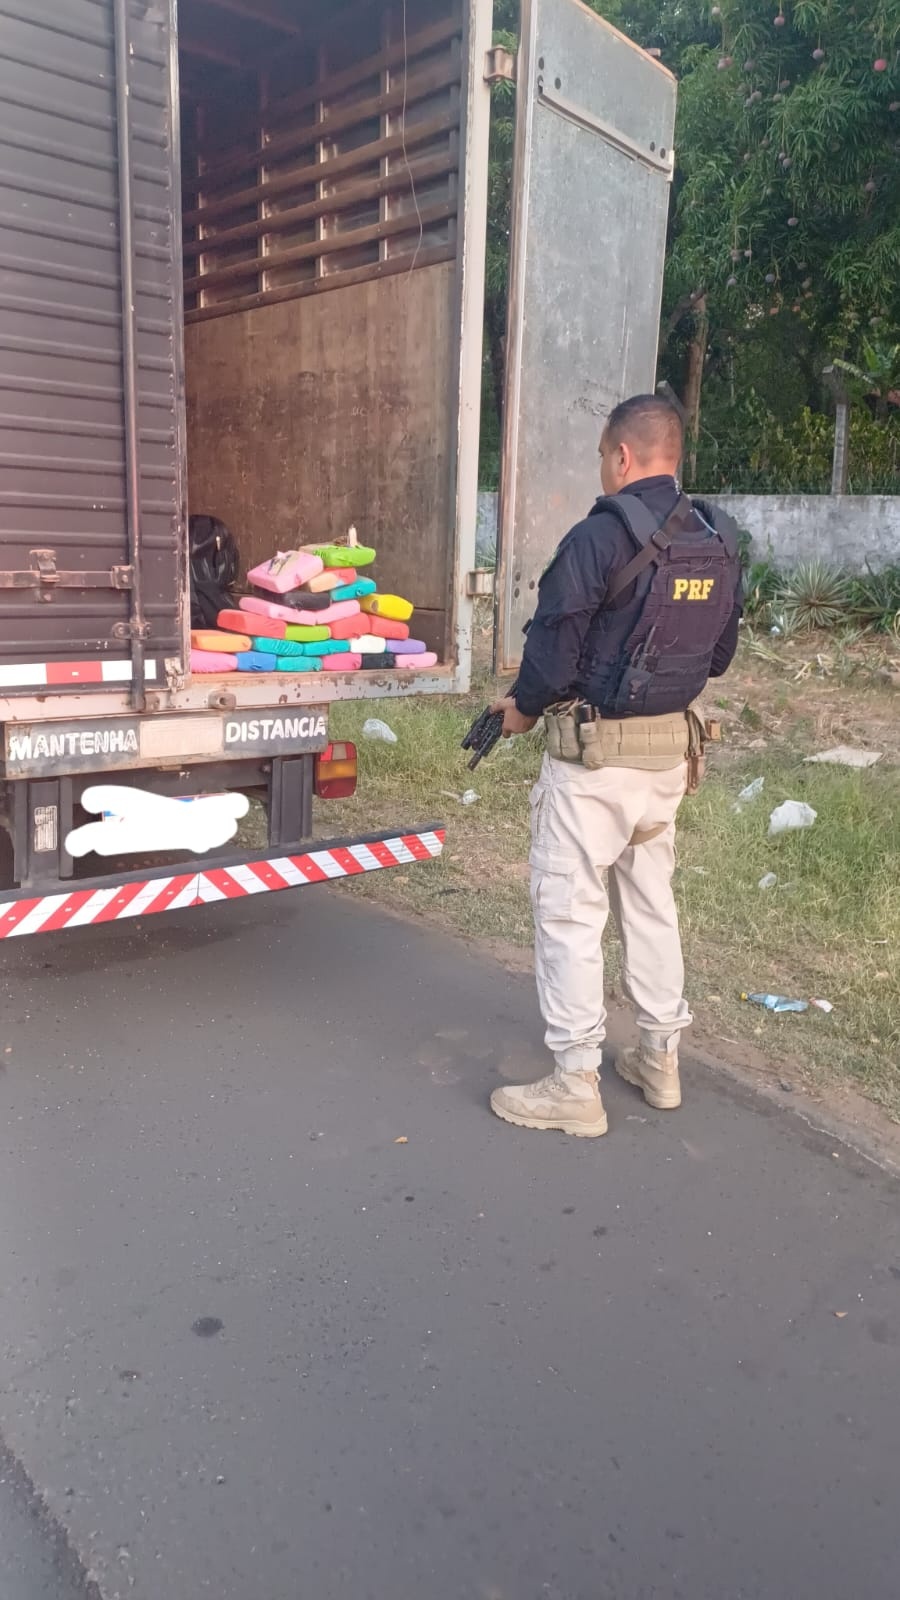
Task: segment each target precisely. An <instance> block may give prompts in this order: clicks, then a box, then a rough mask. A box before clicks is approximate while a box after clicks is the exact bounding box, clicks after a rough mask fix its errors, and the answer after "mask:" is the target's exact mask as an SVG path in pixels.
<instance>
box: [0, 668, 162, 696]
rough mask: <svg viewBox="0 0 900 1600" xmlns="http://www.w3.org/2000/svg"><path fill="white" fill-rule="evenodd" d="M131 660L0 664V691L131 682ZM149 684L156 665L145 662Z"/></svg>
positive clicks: (145, 674) (145, 673)
mask: <svg viewBox="0 0 900 1600" xmlns="http://www.w3.org/2000/svg"><path fill="white" fill-rule="evenodd" d="M131 670H132V669H131V662H130V661H14V662H11V663H4V664H3V665H0V689H63V688H65V687H66V686H67V685H70V684H80V683H130V682H131ZM144 677H145V679H146V680H147V682H148V683H154V682H155V680H156V662H155V661H145V662H144Z"/></svg>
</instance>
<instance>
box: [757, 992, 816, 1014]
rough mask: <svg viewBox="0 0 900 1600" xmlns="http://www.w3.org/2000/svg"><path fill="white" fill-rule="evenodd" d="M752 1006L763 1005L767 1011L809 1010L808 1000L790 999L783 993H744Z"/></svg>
mask: <svg viewBox="0 0 900 1600" xmlns="http://www.w3.org/2000/svg"><path fill="white" fill-rule="evenodd" d="M741 999H742V1000H749V1002H750V1004H751V1005H752V1006H762V1007H763V1008H764V1010H766V1011H779V1012H781V1011H808V1010H809V1001H808V1000H788V998H787V996H786V995H783V994H742V995H741Z"/></svg>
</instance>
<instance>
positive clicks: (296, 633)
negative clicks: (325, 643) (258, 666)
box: [269, 622, 331, 656]
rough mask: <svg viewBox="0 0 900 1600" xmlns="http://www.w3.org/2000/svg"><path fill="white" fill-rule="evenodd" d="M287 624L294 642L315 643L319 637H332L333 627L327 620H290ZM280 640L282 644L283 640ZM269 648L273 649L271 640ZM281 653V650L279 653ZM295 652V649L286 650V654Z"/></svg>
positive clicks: (289, 654)
mask: <svg viewBox="0 0 900 1600" xmlns="http://www.w3.org/2000/svg"><path fill="white" fill-rule="evenodd" d="M285 626H286V627H287V628H289V629H290V639H291V643H292V644H315V643H316V642H317V640H319V639H328V638H330V637H331V629H330V628H329V626H328V624H327V622H288V623H286V624H285ZM278 642H279V644H280V643H281V640H279V641H278ZM269 648H270V649H271V640H270V641H269ZM281 653H282V652H281V651H279V655H280V654H281ZM293 653H294V652H293V650H285V651H284V654H285V655H286V656H291V655H293Z"/></svg>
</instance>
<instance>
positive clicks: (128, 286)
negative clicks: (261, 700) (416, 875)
mask: <svg viewBox="0 0 900 1600" xmlns="http://www.w3.org/2000/svg"><path fill="white" fill-rule="evenodd" d="M170 9H171V6H170V0H64V3H61V0H12V3H6V4H4V6H3V19H2V26H0V693H2V694H7V693H10V692H13V693H14V692H15V691H17V690H21V691H22V692H29V691H32V692H33V690H34V688H35V687H39V686H42V685H47V686H49V687H51V688H52V689H57V688H58V689H63V688H65V687H69V686H75V685H77V686H78V687H79V689H81V691H82V692H83V690H84V688H85V687H89V686H90V685H91V684H97V685H98V686H108V685H109V684H110V683H116V682H118V683H122V684H126V685H127V684H129V683H130V684H131V685H132V696H133V699H134V703H135V704H136V705H137V706H140V705H141V704H142V702H143V684H144V682H145V681H146V682H148V683H150V684H152V683H153V682H155V681H156V682H158V681H160V680H161V678H162V677H163V676H164V671H165V668H164V661H165V660H166V659H167V658H171V657H176V656H180V654H181V645H182V636H181V635H182V604H183V588H184V570H185V553H184V505H183V477H184V474H183V471H182V445H183V435H184V430H183V425H182V421H181V410H180V408H181V394H180V390H181V387H182V385H181V381H180V364H181V356H180V345H181V303H180V294H181V291H180V284H179V281H178V278H179V268H180V262H179V261H177V259H176V241H177V235H176V234H175V216H176V207H177V201H178V187H177V182H176V180H175V178H174V173H175V170H176V166H175V158H176V156H177V124H176V122H175V120H174V118H173V114H172V98H173V72H172V66H171V59H172V56H171V52H172V21H171V15H170Z"/></svg>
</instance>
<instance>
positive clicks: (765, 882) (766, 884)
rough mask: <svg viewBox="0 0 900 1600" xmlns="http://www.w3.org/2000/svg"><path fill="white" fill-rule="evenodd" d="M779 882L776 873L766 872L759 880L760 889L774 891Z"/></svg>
mask: <svg viewBox="0 0 900 1600" xmlns="http://www.w3.org/2000/svg"><path fill="white" fill-rule="evenodd" d="M777 882H778V879H777V877H776V876H775V873H774V872H764V873H763V875H762V877H761V878H760V880H759V885H758V887H759V888H760V889H774V887H775V885H776V883H777Z"/></svg>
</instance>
